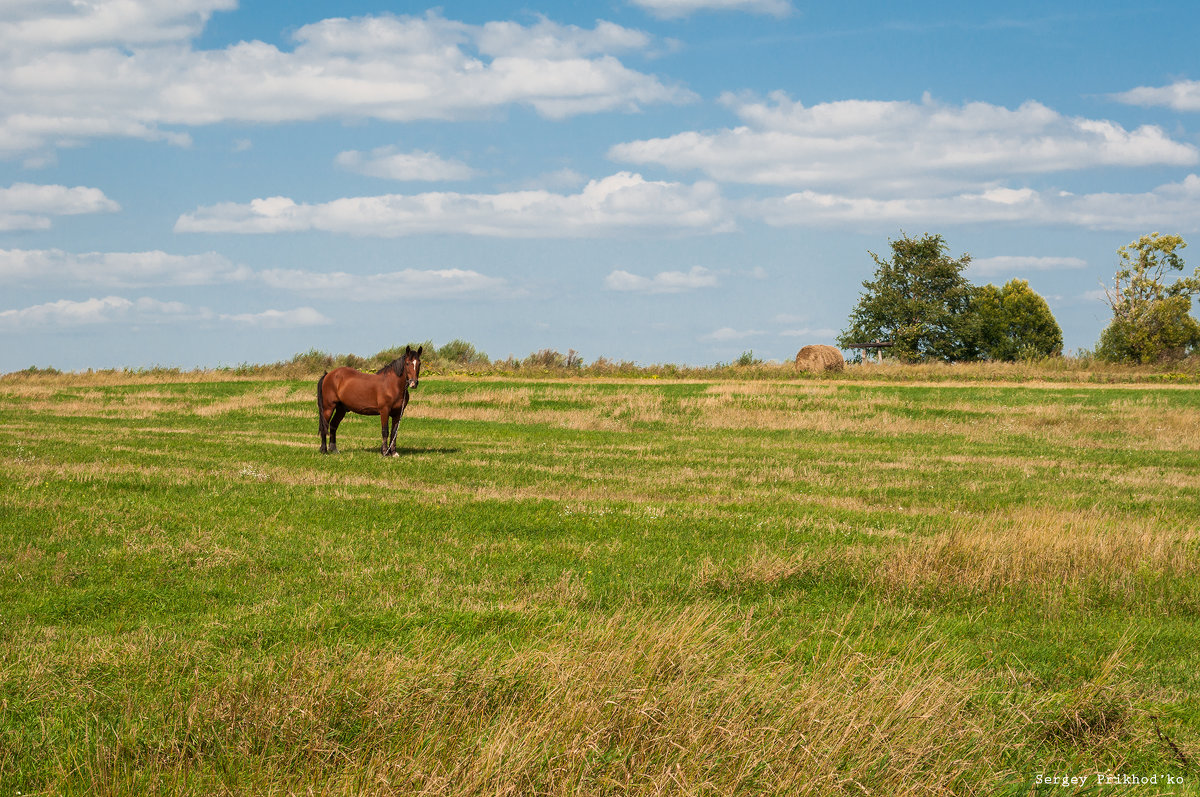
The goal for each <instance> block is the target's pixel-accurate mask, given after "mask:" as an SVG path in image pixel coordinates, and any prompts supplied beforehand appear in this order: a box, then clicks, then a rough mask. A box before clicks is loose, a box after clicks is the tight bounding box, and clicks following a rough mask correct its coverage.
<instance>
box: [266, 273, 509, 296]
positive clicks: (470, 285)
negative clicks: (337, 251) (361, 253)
mask: <svg viewBox="0 0 1200 797" xmlns="http://www.w3.org/2000/svg"><path fill="white" fill-rule="evenodd" d="M259 276H260V279H261V280H262V281H263V282H264V283H266V284H267V285H268V286H270V287H272V288H277V289H280V290H288V291H295V292H297V293H301V294H306V295H311V296H317V297H320V298H323V299H342V300H347V301H355V302H385V301H386V302H398V301H405V300H412V299H453V298H470V297H482V296H491V297H499V296H508V295H511V294H513V293H514V291H513V289H512V288H511V287H510V286H509V284H508V281H507V280H505V279H502V278H500V277H489V276H487V275H485V274H480V273H479V272H478V271H471V270H467V269H457V268H448V269H428V270H419V269H411V268H408V269H404V270H402V271H393V272H390V273H385V274H369V275H360V274H348V273H346V272H344V271H334V272H316V271H299V270H293V269H272V270H269V271H264V272H262V274H260V275H259Z"/></svg>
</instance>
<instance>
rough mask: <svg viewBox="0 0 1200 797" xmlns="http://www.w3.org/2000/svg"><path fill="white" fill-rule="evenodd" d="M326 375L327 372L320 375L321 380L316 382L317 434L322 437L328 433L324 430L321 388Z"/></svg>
mask: <svg viewBox="0 0 1200 797" xmlns="http://www.w3.org/2000/svg"><path fill="white" fill-rule="evenodd" d="M328 375H329V372H328V371H326V372H325V373H323V374H321V378H320V379H318V380H317V432H318V433H319V434H321V435H322V436H324V435H325V434H326V432H327V431H328V430H327V429H326V422H325V400H324V398H323V397H322V396H323V390H322V388H324V387H325V377H327V376H328Z"/></svg>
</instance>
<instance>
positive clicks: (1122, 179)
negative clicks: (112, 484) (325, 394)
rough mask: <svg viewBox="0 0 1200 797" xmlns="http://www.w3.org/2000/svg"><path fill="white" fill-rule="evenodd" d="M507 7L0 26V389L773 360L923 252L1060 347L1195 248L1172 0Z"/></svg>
mask: <svg viewBox="0 0 1200 797" xmlns="http://www.w3.org/2000/svg"><path fill="white" fill-rule="evenodd" d="M533 2H534V4H533V5H530V4H527V3H525V2H522V3H512V2H507V1H506V0H490V1H489V2H453V0H451V1H450V2H445V3H443V4H442V5H439V6H431V7H424V6H420V5H417V4H413V3H395V2H392V3H388V2H378V1H374V0H372V1H368V0H342V2H338V3H331V2H315V1H314V0H291V1H290V2H282V1H279V2H254V1H253V0H241V2H239V0H0V341H3V345H0V372H7V371H13V370H18V369H22V368H26V367H29V366H38V367H56V368H59V369H63V370H82V369H87V368H112V367H128V368H142V367H150V366H168V367H181V368H193V367H221V366H236V365H238V364H240V363H264V362H275V361H279V360H286V359H289V358H290V357H291V356H292V355H294V354H296V353H299V352H305V351H308V350H309V349H319V350H322V351H328V352H333V353H355V354H359V355H370V354H374V353H375V352H377V351H380V350H382V349H385V348H388V347H390V346H394V345H397V344H400V345H403V344H404V343H407V342H409V341H424V340H432V341H434V343H435V344H436V345H442V344H444V343H446V342H448V341H450V340H452V339H456V338H459V339H464V340H467V341H470V342H471V343H473V344H474V345H475V346H476V347H477V348H478V349H479V350H481V351H484V352H487V353H488V354H489V355H490V356H491V357H492V358H493V359H502V358H504V357H507V356H509V355H513V356H516V357H517V358H523V357H525V356H527V355H528V354H530V353H531V352H535V351H538V350H540V349H543V348H551V349H557V350H558V351H560V352H564V353H565V352H566V351H567V350H568V349H575V350H576V351H577V352H578V353H579V354H580V355H581V356H582V357H583V359H584V360H585V361H587V362H590V361H592V360H594V359H596V358H598V357H602V356H603V357H607V358H609V359H614V360H633V361H636V362H638V363H641V364H652V363H668V362H670V363H679V364H690V365H704V364H712V363H717V362H729V361H732V360H735V359H737V358H738V357H739V356H740V354H741V353H743V352H746V351H752V352H753V353H754V355H755V356H756V357H760V358H762V359H766V360H781V361H783V360H789V359H791V358H792V357H794V356H795V353H796V351H797V350H798V349H799V348H800V347H802V346H804V345H807V344H810V343H833V342H834V340H835V338H836V337H837V335H838V334H839V333H840V331H841V330H842V329H845V328H846V327H847V326H848V320H847V319H848V317H849V315H850V313H851V312H852V310H853V308H854V306H855V304H856V303H857V301H858V298H859V295H860V292H861V290H862V282H863V280H866V279H870V278H871V276H872V274H873V272H874V269H875V264H874V262H873V260H872V258H871V254H870V253H871V252H875V253H877V254H880V255H883V256H887V255H888V254H889V252H890V246H889V242H890V241H892V240H895V239H897V238H899V237H901V236H903V235H910V236H921V235H924V234H926V233H936V234H939V235H941V236H942V237H943V238H944V239H945V241H946V244H947V246H948V247H949V251H950V254H951V255H953V256H955V257H957V256H959V255H962V254H969V255H970V256H971V258H972V263H971V265H970V267H969V268H968V269H967V271H966V274H967V276H968V278H969V279H971V281H972V282H975V283H977V284H983V283H988V282H990V283H994V284H996V285H1002V284H1003V283H1005V282H1007V281H1008V280H1010V279H1013V278H1020V279H1025V280H1028V281H1029V283H1030V285H1031V287H1032V288H1033V289H1034V290H1035V291H1037V292H1038V293H1040V294H1042V295H1043V296H1044V297H1045V298H1046V300H1047V302H1048V303H1049V305H1050V307H1051V309H1052V311H1053V312H1054V314H1055V317H1056V318H1057V319H1058V321H1059V324H1060V325H1061V326H1062V328H1063V334H1064V339H1065V344H1066V349H1067V350H1068V352H1072V351H1077V350H1079V349H1086V348H1091V347H1094V346H1095V344H1096V341H1097V340H1098V338H1099V335H1100V332H1101V331H1102V329H1103V328H1104V326H1105V325H1106V323H1107V321H1108V319H1109V317H1110V315H1111V312H1110V310H1109V308H1108V306H1107V305H1106V304H1105V303H1104V301H1103V291H1102V286H1103V284H1104V283H1105V282H1110V281H1111V279H1112V276H1113V273H1114V271H1115V270H1116V266H1117V255H1116V250H1117V248H1118V247H1120V246H1122V245H1123V244H1127V243H1129V242H1130V241H1132V240H1135V239H1136V238H1138V237H1140V236H1141V235H1145V234H1147V233H1150V232H1163V233H1178V234H1181V235H1183V236H1184V238H1185V239H1191V240H1193V242H1196V243H1198V244H1200V236H1198V235H1197V233H1198V232H1200V60H1198V59H1197V56H1196V55H1195V34H1196V31H1197V30H1198V29H1200V6H1197V5H1196V4H1195V3H1194V2H1191V1H1190V0H1177V1H1172V2H1158V3H1155V2H1152V1H1151V2H1148V3H1145V4H1131V3H1128V2H1124V1H1122V2H1115V1H1113V0H1089V2H1053V1H1051V2H1047V0H1038V1H1037V2H1008V3H1001V4H995V3H991V4H980V3H961V2H941V1H938V2H933V1H932V0H931V1H927V2H920V1H918V2H909V3H892V2H868V1H867V0H862V1H855V0H851V1H850V2H845V3H819V4H818V3H809V2H804V0H607V1H605V0H601V1H600V2H590V3H584V2H550V1H549V0H541V2H537V0H533ZM1184 255H1185V258H1186V259H1187V260H1188V261H1189V264H1190V265H1189V271H1190V269H1191V268H1192V267H1193V266H1194V265H1195V264H1196V263H1197V262H1200V246H1197V247H1196V248H1193V249H1192V250H1187V251H1185V252H1184Z"/></svg>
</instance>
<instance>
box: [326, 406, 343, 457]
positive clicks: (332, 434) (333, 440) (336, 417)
mask: <svg viewBox="0 0 1200 797" xmlns="http://www.w3.org/2000/svg"><path fill="white" fill-rule="evenodd" d="M345 417H346V408H345V407H344V406H342V405H341V404H338V405H337V407H335V408H334V410H333V417H332V418H330V419H329V453H330V454H336V453H337V452H338V450H337V430H338V424H340V423H341V422H342V418H345Z"/></svg>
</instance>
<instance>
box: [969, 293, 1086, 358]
mask: <svg viewBox="0 0 1200 797" xmlns="http://www.w3.org/2000/svg"><path fill="white" fill-rule="evenodd" d="M969 312H970V314H971V315H972V316H973V318H972V327H973V331H974V342H975V345H976V347H977V348H978V350H979V352H980V354H982V355H983V356H984V357H987V358H988V359H989V360H1004V361H1008V362H1011V361H1013V360H1023V359H1028V358H1031V357H1054V356H1057V355H1059V354H1062V346H1063V336H1062V329H1061V328H1060V327H1059V326H1058V322H1057V321H1055V320H1054V314H1053V313H1051V312H1050V306H1049V305H1048V304H1046V300H1045V299H1043V298H1042V297H1041V296H1039V295H1038V294H1037V293H1036V292H1035V291H1034V290H1033V289H1032V288H1030V287H1029V283H1028V282H1026V281H1025V280H1021V279H1012V280H1009V281H1008V282H1007V283H1006V284H1005V285H1004V287H1003V288H997V287H996V286H995V285H982V286H980V287H979V288H976V289H975V291H974V293H973V294H972V296H971V306H970V310H969Z"/></svg>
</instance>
